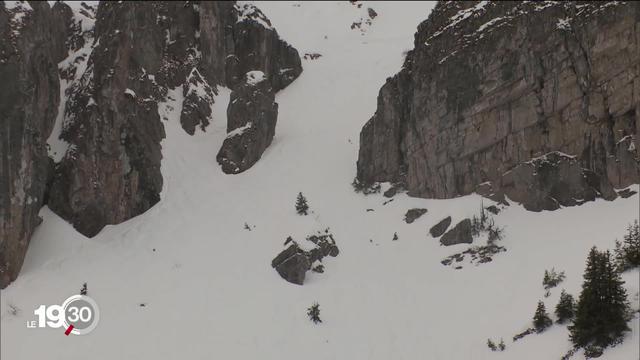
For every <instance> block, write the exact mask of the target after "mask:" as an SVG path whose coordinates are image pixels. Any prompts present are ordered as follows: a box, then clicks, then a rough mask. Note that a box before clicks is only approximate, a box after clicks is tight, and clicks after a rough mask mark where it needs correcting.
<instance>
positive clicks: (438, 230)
mask: <svg viewBox="0 0 640 360" xmlns="http://www.w3.org/2000/svg"><path fill="white" fill-rule="evenodd" d="M449 225H451V216H447V217H446V218H444V219H442V220H440V221H439V222H438V223H437V224H435V225H433V226H432V227H431V229H430V230H429V233H430V234H431V236H432V237H434V238H437V237H440V236H442V234H444V232H445V231H447V229H448V228H449Z"/></svg>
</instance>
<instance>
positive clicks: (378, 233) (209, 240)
mask: <svg viewBox="0 0 640 360" xmlns="http://www.w3.org/2000/svg"><path fill="white" fill-rule="evenodd" d="M258 6H259V7H260V8H261V9H262V10H263V12H264V13H265V14H266V15H267V16H268V17H269V18H270V19H271V22H272V24H274V26H275V27H276V28H277V30H278V32H279V33H280V34H281V36H282V37H283V38H284V39H286V40H287V41H289V42H290V43H291V44H292V45H293V46H295V47H296V48H297V49H298V51H299V52H300V54H301V56H302V55H303V54H304V53H305V52H317V53H320V54H322V57H320V58H319V59H316V60H308V61H304V62H303V66H304V72H303V73H302V75H301V76H300V78H298V79H297V80H296V81H295V82H294V83H292V84H291V85H290V86H289V87H287V88H286V89H285V90H283V91H282V92H280V93H279V94H278V95H277V101H278V103H279V105H280V106H279V117H278V125H277V129H276V137H275V138H274V141H273V143H272V145H271V147H270V148H269V149H267V151H266V152H265V154H264V155H263V157H262V159H261V160H260V161H259V162H258V163H257V164H256V165H255V166H253V167H252V168H251V169H249V170H248V171H246V172H244V173H241V174H238V175H225V174H224V173H222V171H221V170H220V167H219V165H218V164H217V162H216V160H215V154H216V153H217V151H218V149H219V148H220V146H221V144H222V141H223V140H224V138H225V136H226V133H225V129H226V115H225V114H226V104H227V102H228V98H229V91H228V90H227V89H219V90H220V91H219V93H220V94H219V95H218V97H217V98H216V104H215V105H214V113H213V121H212V124H211V126H210V127H209V128H207V131H206V132H202V131H200V130H198V131H197V132H196V134H195V135H194V136H189V135H187V134H186V133H185V132H184V131H183V130H182V128H181V127H180V124H179V114H180V109H181V103H182V99H181V91H172V92H170V94H169V99H168V100H167V102H166V103H164V104H162V106H161V108H160V114H161V116H162V117H163V119H164V125H165V129H166V132H167V138H166V139H165V140H164V141H163V143H162V146H163V156H164V159H163V163H162V172H163V176H164V179H165V182H164V189H163V193H162V200H161V201H160V203H159V204H157V205H156V206H155V207H153V208H152V209H151V210H149V211H148V212H147V213H145V214H143V215H141V216H138V217H136V218H134V219H132V220H130V221H127V222H125V223H123V224H120V225H116V226H108V227H107V228H105V229H104V230H103V231H102V232H101V233H100V234H99V235H98V236H96V237H95V238H92V239H86V238H84V237H83V236H82V235H80V234H78V233H77V232H75V231H74V230H73V228H72V227H71V226H70V225H69V224H67V223H65V222H64V221H63V220H61V219H60V218H58V217H57V216H56V215H54V214H53V213H51V211H49V210H48V209H47V208H43V210H42V211H41V215H42V216H43V218H44V223H43V224H42V225H41V226H40V227H39V228H38V229H37V231H36V234H35V235H34V237H33V239H32V242H31V246H30V248H29V253H28V255H27V258H26V260H25V264H24V267H23V270H22V273H21V275H20V277H19V278H18V280H17V281H16V282H15V283H13V284H12V285H10V286H9V287H8V288H7V289H4V290H2V293H1V300H2V308H1V309H0V311H1V313H2V320H1V321H2V322H1V324H2V334H1V344H2V349H1V353H0V355H1V357H2V359H10V360H14V359H15V360H19V359H38V358H46V359H63V358H64V359H81V358H90V359H96V360H98V359H109V360H111V359H154V360H155V359H217V358H222V359H255V358H261V359H292V358H305V359H392V358H393V359H423V358H427V359H558V358H560V356H562V355H563V354H564V353H565V352H566V351H567V350H568V349H569V348H570V343H569V341H568V334H567V330H566V327H562V326H558V325H554V326H553V327H552V328H551V329H550V330H548V331H547V332H545V333H543V334H541V335H530V336H528V337H526V338H524V339H523V340H521V341H519V342H517V343H512V342H511V337H512V336H513V335H515V334H516V333H519V332H521V331H522V330H524V329H525V328H527V327H528V326H529V325H530V321H531V317H532V315H533V312H534V310H535V306H536V303H537V301H538V300H544V301H545V303H546V305H547V308H548V309H552V308H553V307H554V306H555V304H556V302H557V299H558V297H559V293H560V290H561V288H565V289H566V290H567V291H569V292H570V293H572V294H574V296H577V295H578V291H579V288H580V284H581V281H582V278H581V277H582V271H583V269H584V261H585V259H586V254H587V252H588V250H589V248H590V247H591V246H592V245H597V246H598V247H601V248H612V247H613V243H614V240H615V239H616V238H621V237H622V235H623V233H624V229H625V228H626V225H627V224H628V223H630V222H631V221H633V219H634V218H637V217H638V201H639V198H638V195H634V196H633V197H631V198H628V199H620V200H616V201H614V202H606V201H602V200H598V201H596V202H592V203H588V204H586V205H583V206H580V207H573V208H567V209H562V210H559V211H554V212H542V213H531V212H527V211H525V210H524V209H523V208H521V207H519V206H511V207H508V208H506V209H505V210H504V211H503V212H501V213H500V214H499V215H498V216H496V222H497V223H498V224H499V225H500V226H504V227H505V239H504V240H503V241H502V245H503V246H505V247H506V248H507V252H506V253H502V254H499V255H497V256H495V257H494V260H493V262H491V263H488V264H483V265H480V266H475V265H465V266H464V268H463V269H461V270H454V269H453V268H452V267H445V266H443V265H441V264H440V260H442V259H443V258H444V257H446V256H448V255H451V254H454V253H456V252H459V251H461V250H464V249H465V248H466V246H464V245H458V246H453V247H441V246H439V243H438V241H437V239H433V238H431V237H430V236H429V235H428V229H429V228H430V227H431V226H432V225H433V224H435V223H436V222H437V221H439V220H440V219H442V218H443V217H444V216H447V215H451V216H452V217H453V222H454V223H455V222H456V221H458V220H461V219H463V218H464V217H467V216H471V215H472V214H474V213H476V212H477V210H478V209H479V208H480V204H481V198H480V197H478V196H467V197H462V198H457V199H451V200H428V199H426V200H425V199H415V198H409V197H407V196H406V195H404V194H403V195H398V196H396V197H395V200H394V201H393V202H390V203H388V204H386V205H383V203H384V202H385V201H387V200H388V199H386V198H384V197H382V196H381V195H379V194H378V195H371V196H363V195H361V194H356V193H354V192H353V189H352V188H351V185H350V183H351V181H352V180H353V178H354V176H355V162H356V159H357V151H358V134H359V131H360V129H361V127H362V125H363V124H364V123H365V122H366V120H367V119H368V118H369V117H370V116H371V115H372V113H373V111H374V110H375V105H376V97H377V93H378V90H379V88H380V86H381V85H382V84H383V82H384V80H385V78H386V77H387V76H391V75H392V74H394V73H395V72H397V71H398V70H399V68H400V66H401V64H402V60H403V59H402V53H403V51H406V50H408V49H410V48H412V43H413V33H414V31H415V28H416V26H417V25H418V23H419V22H420V21H422V20H424V19H425V18H426V17H427V15H428V13H429V11H430V9H431V8H432V7H433V6H434V4H433V3H428V2H411V3H400V2H394V3H378V2H375V3H371V4H366V3H365V5H364V6H363V7H362V8H357V7H355V6H353V5H351V4H350V3H349V2H346V1H345V2H339V3H324V2H323V3H319V2H304V3H301V2H294V3H292V2H268V3H266V2H265V3H258ZM368 6H370V7H372V8H374V9H375V10H376V12H377V13H378V17H376V18H375V19H374V20H373V21H372V24H371V25H370V26H368V27H366V28H365V29H364V30H361V29H356V30H352V29H350V25H351V24H352V23H353V22H355V21H359V20H360V19H361V18H362V17H363V16H365V14H366V8H367V7H368ZM634 189H635V190H638V187H637V186H636V187H635V188H634ZM299 191H302V192H303V193H304V194H305V195H306V196H307V199H308V200H309V205H310V207H311V210H312V211H313V213H312V214H310V215H309V216H306V217H303V216H298V215H296V213H295V211H294V206H293V205H294V202H295V197H296V195H297V193H298V192H299ZM484 204H485V205H488V204H489V201H487V200H484ZM413 207H424V208H427V209H428V210H429V211H428V213H427V214H425V215H424V216H423V217H421V218H420V219H418V220H417V221H415V222H414V223H413V224H410V225H409V224H406V223H405V222H404V221H403V216H404V213H405V212H406V211H407V209H410V208H413ZM366 209H374V211H369V212H368V211H366ZM245 222H246V223H248V224H249V225H251V226H252V230H251V231H248V230H246V229H244V224H245ZM253 226H255V227H253ZM326 227H330V228H331V231H332V232H333V234H334V236H335V238H336V241H337V244H338V246H339V247H340V255H339V256H338V257H336V258H330V259H328V260H326V261H325V266H326V271H325V273H324V274H311V273H310V274H311V275H309V277H308V278H307V281H306V283H305V285H304V286H302V287H300V286H296V285H293V284H290V283H287V282H285V281H284V280H283V279H281V278H280V277H279V276H278V274H277V273H276V272H275V271H274V270H273V269H272V268H271V266H270V263H271V260H272V259H273V257H274V256H275V255H276V254H277V253H278V252H279V251H280V250H281V249H282V248H283V247H282V244H283V242H284V240H285V238H286V237H287V236H288V235H292V236H293V237H294V238H295V239H298V240H301V239H302V237H303V236H304V235H306V234H311V233H313V232H315V231H316V230H322V229H324V228H326ZM394 232H397V234H398V236H399V240H398V241H392V240H391V239H392V237H393V234H394ZM551 267H555V268H556V269H559V270H564V271H565V272H566V275H567V280H565V282H564V283H562V284H561V285H560V286H559V287H558V288H556V289H554V290H553V291H552V294H551V296H550V297H548V298H544V296H543V295H544V290H543V288H542V284H541V281H542V275H543V272H544V270H545V269H550V268H551ZM639 279H640V277H639V274H638V272H637V271H635V272H631V273H627V274H626V275H625V280H626V281H627V287H628V289H629V293H630V295H631V298H632V302H633V303H634V306H635V307H636V308H637V307H638V295H637V293H638V290H639V286H638V282H639ZM83 282H87V283H88V288H89V295H90V296H91V297H93V298H94V299H95V300H96V301H97V302H98V304H99V306H100V309H101V321H100V324H99V325H98V327H97V328H96V330H95V331H94V332H92V333H91V334H90V335H87V336H74V337H69V338H67V337H65V336H64V334H63V331H62V330H60V329H58V330H50V329H39V330H33V329H27V328H26V327H25V321H27V320H31V319H33V318H34V316H33V312H32V311H33V309H35V308H36V307H38V306H39V305H40V304H60V303H61V302H62V301H63V300H64V299H66V298H67V297H68V296H70V295H72V294H74V293H77V292H78V291H79V289H80V287H81V285H82V283H83ZM315 301H317V302H318V303H319V304H320V309H321V317H322V319H323V323H322V324H319V325H314V324H313V323H311V322H310V321H309V320H308V319H307V317H306V314H305V312H306V308H307V307H309V306H310V305H311V304H312V303H313V302H315ZM141 303H144V304H145V305H146V306H145V307H140V306H139V305H140V304H141ZM9 305H14V306H17V307H18V308H19V309H21V311H20V312H19V313H18V314H17V315H12V314H10V312H9ZM632 327H633V331H632V333H630V334H629V335H628V337H627V339H626V341H625V343H624V344H623V345H621V346H618V347H616V348H613V349H610V350H607V352H605V355H604V356H603V357H602V358H603V359H620V360H622V359H625V360H628V359H637V358H639V357H640V350H639V349H638V347H637V344H638V341H640V324H639V322H638V318H637V317H636V319H635V320H634V321H633V323H632ZM489 337H491V338H493V339H494V340H498V341H499V339H500V337H503V338H504V340H505V342H506V344H507V349H506V351H504V352H502V353H494V352H491V351H489V350H488V348H487V346H486V341H487V338H489ZM581 358H583V356H582V355H581V354H578V355H576V356H575V357H574V359H581Z"/></svg>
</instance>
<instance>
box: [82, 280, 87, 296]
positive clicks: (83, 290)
mask: <svg viewBox="0 0 640 360" xmlns="http://www.w3.org/2000/svg"><path fill="white" fill-rule="evenodd" d="M80 295H87V283H84V284H82V289H80Z"/></svg>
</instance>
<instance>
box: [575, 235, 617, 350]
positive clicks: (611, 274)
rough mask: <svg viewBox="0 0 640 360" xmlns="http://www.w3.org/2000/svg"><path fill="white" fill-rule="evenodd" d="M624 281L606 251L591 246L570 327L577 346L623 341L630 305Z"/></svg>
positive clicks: (597, 346) (596, 347)
mask: <svg viewBox="0 0 640 360" xmlns="http://www.w3.org/2000/svg"><path fill="white" fill-rule="evenodd" d="M623 284H624V282H623V281H622V280H621V278H620V273H619V272H618V271H617V269H616V266H615V264H614V261H613V259H612V257H611V254H610V253H609V251H605V252H601V251H598V250H597V249H596V248H595V247H593V248H591V251H590V252H589V256H588V257H587V267H586V270H585V273H584V283H583V285H582V292H581V293H580V298H579V299H578V304H577V307H576V311H575V319H574V321H573V324H572V325H571V326H569V331H570V332H571V341H572V342H573V343H574V345H575V346H576V347H584V348H585V349H586V348H587V347H589V348H594V349H596V350H597V349H598V348H605V347H607V346H609V345H613V344H616V343H618V342H619V341H621V340H622V337H623V335H624V332H625V331H628V330H629V327H628V326H627V320H628V316H629V304H628V302H627V293H626V291H625V289H624V287H623V286H622V285H623Z"/></svg>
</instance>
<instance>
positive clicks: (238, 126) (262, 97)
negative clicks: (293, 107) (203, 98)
mask: <svg viewBox="0 0 640 360" xmlns="http://www.w3.org/2000/svg"><path fill="white" fill-rule="evenodd" d="M277 118H278V104H276V102H275V92H274V90H273V89H272V88H271V85H270V84H269V81H268V79H267V78H266V77H265V74H264V73H263V72H261V71H250V72H248V73H247V76H246V78H245V82H244V83H243V84H240V85H237V86H236V88H235V89H234V91H233V92H232V93H231V98H230V100H229V108H228V109H227V138H226V139H225V140H224V143H223V144H222V147H221V148H220V151H219V152H218V156H217V160H218V163H219V164H220V166H222V171H224V172H225V173H227V174H237V173H240V172H243V171H245V170H247V169H248V168H250V167H251V166H253V164H255V163H256V162H257V161H258V160H260V157H261V156H262V153H263V152H264V151H265V150H266V148H267V147H269V145H271V141H272V140H273V136H274V135H275V133H276V121H277Z"/></svg>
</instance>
